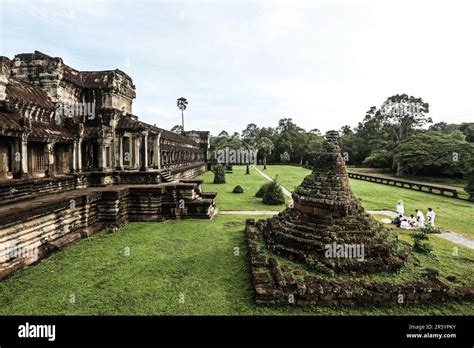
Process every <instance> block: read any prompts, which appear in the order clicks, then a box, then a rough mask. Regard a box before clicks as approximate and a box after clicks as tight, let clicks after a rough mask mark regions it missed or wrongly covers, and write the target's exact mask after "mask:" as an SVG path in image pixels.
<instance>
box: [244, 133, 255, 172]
mask: <svg viewBox="0 0 474 348" xmlns="http://www.w3.org/2000/svg"><path fill="white" fill-rule="evenodd" d="M256 145H257V144H256V143H255V140H254V139H253V138H245V139H243V140H242V146H243V147H244V148H245V150H247V163H246V166H247V168H246V170H245V174H246V175H250V152H251V151H253V150H255V148H256Z"/></svg>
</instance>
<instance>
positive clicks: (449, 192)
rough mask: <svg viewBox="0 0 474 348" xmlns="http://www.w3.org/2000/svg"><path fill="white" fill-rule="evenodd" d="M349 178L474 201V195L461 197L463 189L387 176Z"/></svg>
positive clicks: (351, 174) (354, 174)
mask: <svg viewBox="0 0 474 348" xmlns="http://www.w3.org/2000/svg"><path fill="white" fill-rule="evenodd" d="M349 177H350V178H352V179H358V180H365V181H370V182H375V183H378V184H385V185H391V186H397V187H402V188H406V189H410V190H416V191H420V192H426V193H433V194H437V195H441V196H446V197H451V198H457V199H462V200H467V201H474V197H473V196H472V195H471V196H470V197H469V198H464V197H460V196H459V194H460V193H464V191H462V190H461V189H456V188H450V187H446V186H442V185H434V184H425V183H421V182H417V181H410V180H405V179H395V178H390V177H387V176H380V175H374V174H361V173H356V172H349Z"/></svg>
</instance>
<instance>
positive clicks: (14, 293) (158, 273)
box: [0, 215, 474, 315]
mask: <svg viewBox="0 0 474 348" xmlns="http://www.w3.org/2000/svg"><path fill="white" fill-rule="evenodd" d="M245 218H246V217H243V216H224V215H221V216H217V217H216V218H215V219H214V220H210V221H209V220H186V221H167V222H163V223H131V224H129V225H128V226H126V227H124V228H123V229H121V230H119V231H118V232H116V233H113V234H109V233H105V232H102V233H99V234H97V235H94V236H92V237H90V238H89V239H84V240H82V241H80V242H78V243H76V244H74V245H71V246H69V247H67V248H65V249H64V250H62V251H61V252H59V253H57V254H54V255H52V256H51V257H49V258H47V259H45V260H43V261H41V262H40V263H39V264H37V265H35V266H32V267H30V268H28V269H26V270H24V271H21V272H18V273H16V274H14V275H13V276H12V277H11V278H9V279H6V280H4V281H2V282H0V314H1V315H72V314H76V315H86V314H87V315H105V314H110V315H119V314H122V315H473V314H474V303H472V302H467V303H455V302H447V303H444V304H437V305H433V304H427V305H418V306H407V305H395V306H393V307H385V308H358V309H353V308H330V307H319V308H312V309H298V308H293V307H290V308H259V307H256V306H255V304H254V303H253V289H252V287H251V282H250V273H249V266H248V260H247V255H246V252H245V245H244V236H243V227H244V221H245ZM404 238H405V237H404ZM432 244H433V245H434V248H435V250H434V253H435V256H433V257H430V258H425V257H420V262H421V263H422V264H423V265H425V264H426V265H431V266H434V265H436V266H439V267H442V268H443V269H445V270H446V272H444V271H442V275H444V274H448V273H449V274H453V272H454V274H455V275H457V276H458V277H464V279H465V278H466V276H465V272H466V268H467V267H472V265H473V264H474V258H473V257H472V254H469V253H468V251H467V250H465V249H464V248H462V247H460V248H459V257H457V258H454V257H453V256H452V251H451V248H452V244H450V243H449V242H446V241H443V240H441V239H436V238H432ZM235 248H239V249H238V250H239V253H238V255H237V256H236V254H235V251H236V250H237V249H235ZM461 279H462V278H461ZM72 298H74V300H75V301H74V303H71V299H72Z"/></svg>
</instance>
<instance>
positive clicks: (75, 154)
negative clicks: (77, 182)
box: [70, 140, 77, 173]
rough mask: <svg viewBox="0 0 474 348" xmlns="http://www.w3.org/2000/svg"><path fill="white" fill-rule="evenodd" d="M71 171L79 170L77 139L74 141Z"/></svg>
mask: <svg viewBox="0 0 474 348" xmlns="http://www.w3.org/2000/svg"><path fill="white" fill-rule="evenodd" d="M70 167H71V168H70V169H71V173H74V172H76V171H77V140H74V142H73V143H72V162H71V166H70Z"/></svg>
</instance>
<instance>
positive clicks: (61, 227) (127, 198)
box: [0, 180, 216, 279]
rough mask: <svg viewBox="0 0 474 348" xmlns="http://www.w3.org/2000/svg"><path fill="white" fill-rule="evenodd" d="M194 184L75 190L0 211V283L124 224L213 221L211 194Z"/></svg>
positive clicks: (10, 206)
mask: <svg viewBox="0 0 474 348" xmlns="http://www.w3.org/2000/svg"><path fill="white" fill-rule="evenodd" d="M201 184H202V181H200V180H191V181H189V182H173V183H168V184H160V185H133V186H130V185H114V186H108V187H100V188H88V189H83V190H75V191H71V192H65V193H62V194H58V195H54V196H48V197H45V198H44V199H43V200H32V201H26V202H23V203H22V204H21V205H20V204H16V205H14V206H12V205H6V206H2V207H0V246H1V248H0V279H1V278H4V277H6V276H8V275H10V274H11V273H12V272H14V271H16V270H19V269H22V268H24V267H26V266H28V265H30V264H32V263H35V262H36V261H38V260H40V259H42V258H44V257H45V256H47V255H49V254H50V253H51V252H53V251H56V250H59V249H61V248H62V247H64V246H65V245H67V244H69V243H71V242H74V241H76V240H79V239H81V238H83V237H86V236H89V235H91V234H93V233H95V232H97V231H99V230H101V229H104V228H109V229H112V230H115V229H117V228H119V227H121V226H123V225H124V224H126V223H127V222H129V221H163V220H167V219H184V218H204V219H209V218H211V217H212V216H213V215H214V210H215V203H214V197H215V195H216V194H215V193H207V194H202V193H201Z"/></svg>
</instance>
